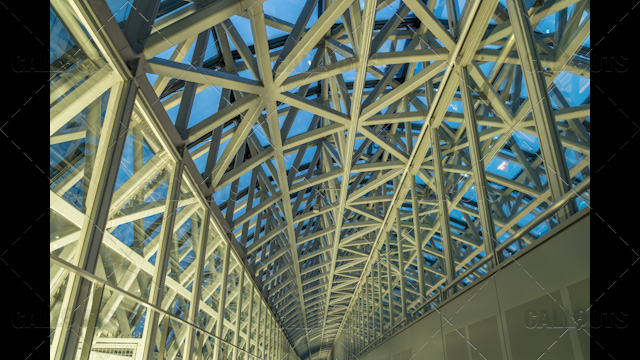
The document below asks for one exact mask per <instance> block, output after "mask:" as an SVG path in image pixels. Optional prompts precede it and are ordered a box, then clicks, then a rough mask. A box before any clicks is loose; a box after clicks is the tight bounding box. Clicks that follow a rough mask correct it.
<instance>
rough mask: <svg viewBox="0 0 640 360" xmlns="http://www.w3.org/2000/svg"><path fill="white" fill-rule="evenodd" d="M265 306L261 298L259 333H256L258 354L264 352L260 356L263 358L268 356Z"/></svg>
mask: <svg viewBox="0 0 640 360" xmlns="http://www.w3.org/2000/svg"><path fill="white" fill-rule="evenodd" d="M263 308H264V303H262V300H260V307H259V311H258V333H257V334H256V341H257V343H256V349H257V350H258V354H262V355H260V356H259V357H261V358H262V359H266V357H265V356H264V328H265V326H264V323H265V322H264V321H262V316H263V315H264V314H263V313H262V309H263ZM260 342H262V345H260Z"/></svg>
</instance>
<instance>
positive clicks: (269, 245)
mask: <svg viewBox="0 0 640 360" xmlns="http://www.w3.org/2000/svg"><path fill="white" fill-rule="evenodd" d="M589 4H590V3H589V1H585V0H556V1H535V3H534V2H533V1H523V0H515V1H511V0H509V1H498V0H477V1H453V0H442V1H433V0H431V1H426V3H425V2H423V1H420V0H403V1H399V0H398V1H391V0H388V1H387V0H379V1H375V0H363V1H333V2H331V1H318V0H307V1H306V2H301V3H299V4H297V5H292V4H291V3H289V2H286V1H278V0H268V1H266V2H263V1H253V0H242V1H232V0H216V1H194V2H186V1H171V0H168V1H164V2H161V3H160V2H156V4H155V6H149V8H150V9H147V12H146V13H145V14H146V15H148V16H147V17H149V18H151V19H155V20H154V21H153V22H151V23H147V24H144V23H143V22H141V21H140V20H139V19H137V18H136V17H135V16H132V14H136V12H139V13H141V14H142V13H143V11H144V10H145V9H142V8H140V7H135V6H134V7H129V8H127V9H128V10H127V11H128V13H127V14H126V16H124V18H123V19H120V20H119V21H121V23H120V26H121V28H122V29H123V32H124V34H125V36H126V37H127V40H128V42H129V45H130V46H131V49H132V50H133V52H134V53H137V55H136V57H137V58H139V59H140V60H142V62H143V68H144V69H146V71H148V74H147V78H148V79H149V81H150V82H151V84H153V89H154V90H155V93H156V95H157V96H158V100H159V101H160V102H161V103H162V105H163V107H164V109H165V110H166V111H167V114H168V115H169V117H170V118H171V120H172V122H173V124H174V126H175V128H176V130H177V132H178V134H180V136H181V139H182V144H181V145H182V146H186V149H187V151H188V155H187V154H185V156H190V157H191V158H192V159H193V162H194V164H195V167H196V168H197V169H198V172H199V174H195V175H194V176H197V177H200V179H201V180H202V182H203V183H204V184H205V189H207V193H206V194H205V195H206V196H212V197H213V199H214V201H215V203H216V205H217V207H218V208H219V210H220V214H221V215H220V216H218V220H219V221H220V222H221V225H222V227H223V228H226V229H228V232H229V233H230V234H231V235H232V236H234V237H235V238H236V239H237V241H238V243H239V244H240V245H241V247H242V248H243V250H244V252H245V255H246V262H247V266H248V267H249V269H250V270H251V271H252V272H253V273H254V274H255V276H256V278H257V280H258V282H260V284H261V285H262V286H263V290H264V293H265V294H266V296H267V298H268V301H269V302H270V303H271V304H272V307H273V309H274V311H275V313H276V314H277V316H278V318H279V320H280V322H281V324H283V327H284V329H285V331H286V332H287V333H288V337H289V339H291V340H292V341H294V345H295V350H296V351H297V353H298V354H299V355H300V356H301V357H302V358H305V357H326V356H327V355H328V353H329V351H330V349H331V347H332V346H333V344H334V340H335V339H336V337H337V336H338V333H339V332H340V329H341V328H342V326H344V324H343V319H344V318H345V316H346V314H347V313H348V312H349V311H351V308H352V307H353V303H354V299H357V298H358V297H359V296H360V293H361V291H362V287H363V284H364V283H363V281H362V280H363V279H364V278H365V274H367V273H369V271H370V270H371V268H372V266H373V265H374V264H378V263H382V265H384V268H383V269H384V270H380V271H379V272H378V276H379V278H380V279H381V281H383V283H384V284H385V286H384V287H383V286H382V283H381V284H378V285H377V286H378V290H377V291H378V292H379V293H380V294H379V295H380V303H379V304H382V303H385V304H387V306H389V303H391V305H390V309H391V310H387V312H386V313H385V314H384V316H383V317H381V318H382V319H384V320H385V321H384V322H383V323H381V324H378V325H377V326H379V327H380V328H381V329H383V330H384V329H387V328H390V327H392V326H393V324H395V323H398V322H399V321H402V320H404V319H405V318H406V317H407V316H408V314H410V313H412V312H413V311H414V310H415V309H417V308H419V307H420V305H421V304H423V303H424V302H425V300H426V299H428V298H429V297H430V296H432V295H433V294H434V293H435V291H437V290H438V289H439V288H441V287H442V286H443V285H446V284H447V283H448V279H453V278H457V277H460V276H461V274H463V273H464V272H465V270H466V269H468V268H470V267H472V266H473V264H475V263H476V262H477V261H479V260H480V259H482V258H483V257H485V256H486V254H491V253H493V252H494V249H495V248H496V247H497V246H498V245H499V244H500V243H502V242H503V241H504V240H505V239H506V238H508V237H509V236H510V234H512V233H513V232H515V231H517V230H518V229H519V228H520V227H521V226H523V225H524V224H526V222H527V221H528V220H530V218H531V217H533V216H535V215H536V214H539V213H540V212H542V211H543V210H544V209H545V208H547V207H548V206H549V204H552V203H553V202H554V201H557V199H559V198H560V197H562V196H563V195H564V194H565V193H566V192H568V191H570V190H571V189H572V188H574V187H575V186H577V185H578V184H579V183H581V182H582V181H585V180H586V179H588V178H589V172H590V169H589V165H590V158H589V154H590V150H589V149H590V120H589V115H590V104H589V103H590V97H589V95H588V94H589V90H588V89H589V88H588V84H589V65H590V63H589V52H590V47H589V46H590V44H589V40H588V39H589V29H590V5H589ZM134 5H135V4H134ZM287 6H292V7H293V8H291V9H288V8H287ZM111 9H112V11H114V13H117V6H111ZM120 9H122V8H120ZM280 14H282V15H281V16H280ZM116 15H117V14H116ZM149 15H151V16H149ZM127 16H128V17H127ZM282 17H287V19H284V18H282ZM132 19H134V20H132ZM131 29H137V30H138V31H135V30H131ZM147 33H148V35H147ZM132 34H133V35H132ZM585 89H586V91H585ZM581 206H584V203H583V202H582V203H579V202H577V203H572V204H571V205H570V206H568V207H566V208H564V209H563V210H562V211H561V213H560V214H559V216H558V219H557V220H558V221H561V220H562V219H563V218H566V217H568V216H570V215H571V214H572V213H573V212H575V211H577V209H578V208H580V207H581ZM443 219H446V220H445V221H443ZM554 221H556V220H554ZM550 226H553V224H552V222H549V223H547V224H545V225H542V226H540V227H538V228H536V229H535V230H534V231H532V232H530V233H529V235H528V238H524V239H523V240H522V241H519V242H518V243H517V244H515V245H514V246H513V247H509V248H508V249H506V250H505V252H504V253H502V254H499V256H509V254H510V253H513V252H515V251H517V249H518V248H519V247H522V246H526V244H527V243H528V242H530V241H533V240H534V239H535V238H536V237H538V236H540V235H541V234H543V233H544V232H545V231H547V230H548V228H549V227H550ZM496 256H497V255H496ZM487 266H491V265H490V264H489V265H487ZM379 268H382V266H381V267H379ZM485 271H486V268H480V269H478V270H476V272H474V273H473V274H465V276H469V275H471V276H481V275H482V274H483V272H485ZM394 274H395V275H394ZM468 281H470V280H465V282H462V283H460V285H459V286H460V287H462V286H464V285H465V284H466V283H468ZM387 284H388V285H387ZM394 302H395V305H394ZM379 311H382V309H381V308H380V309H379Z"/></svg>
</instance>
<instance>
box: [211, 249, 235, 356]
mask: <svg viewBox="0 0 640 360" xmlns="http://www.w3.org/2000/svg"><path fill="white" fill-rule="evenodd" d="M230 262H231V244H227V246H225V250H224V264H223V266H222V285H220V286H221V289H222V290H221V291H220V302H219V303H218V326H217V327H216V334H215V335H216V339H215V346H214V349H213V359H214V360H218V359H220V352H221V351H222V348H221V346H222V342H221V341H220V339H221V338H222V329H223V328H224V308H225V305H226V302H227V279H228V278H229V263H230Z"/></svg>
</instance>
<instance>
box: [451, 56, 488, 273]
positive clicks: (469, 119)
mask: <svg viewBox="0 0 640 360" xmlns="http://www.w3.org/2000/svg"><path fill="white" fill-rule="evenodd" d="M458 75H459V77H460V94H461V96H462V108H463V109H464V111H463V113H464V125H465V129H466V130H467V141H469V155H470V158H471V165H472V166H471V168H472V171H473V178H474V180H475V183H476V198H477V203H478V213H479V215H480V224H481V226H482V242H483V244H484V252H485V254H487V256H489V255H493V259H491V261H490V262H489V263H487V265H488V266H489V268H492V267H494V266H496V265H497V261H498V259H497V258H496V254H495V243H496V241H497V240H496V231H495V226H494V225H493V217H492V216H491V207H490V205H489V194H488V192H487V191H488V189H487V178H486V176H485V173H484V161H483V160H482V149H481V148H480V140H479V139H480V138H479V136H478V123H477V122H476V114H475V109H474V106H473V98H472V97H471V81H470V79H469V72H468V71H467V68H466V67H458Z"/></svg>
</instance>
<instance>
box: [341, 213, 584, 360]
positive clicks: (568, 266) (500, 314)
mask: <svg viewBox="0 0 640 360" xmlns="http://www.w3.org/2000/svg"><path fill="white" fill-rule="evenodd" d="M589 220H590V213H589V211H588V210H584V211H583V212H581V213H580V214H577V215H576V216H575V217H574V218H572V219H571V223H570V224H568V225H564V226H559V227H557V228H556V229H553V230H552V231H551V232H550V233H549V234H547V236H546V237H545V239H547V240H544V239H541V240H539V241H538V242H536V243H535V244H532V245H530V246H529V248H527V249H525V250H523V251H522V252H521V253H519V254H518V256H516V257H515V261H513V262H510V263H509V264H508V265H506V266H504V267H503V268H502V269H499V270H497V271H496V272H494V273H492V274H491V275H489V276H488V277H487V278H485V279H484V280H482V281H480V282H477V283H475V284H473V285H472V286H471V287H470V288H469V289H468V290H466V291H464V292H461V293H460V294H457V296H454V297H453V298H451V299H449V300H448V301H447V302H446V303H444V304H443V305H442V306H441V307H440V308H439V309H437V311H432V312H430V313H428V314H426V315H425V316H424V317H423V318H422V319H419V320H417V321H415V322H414V323H412V324H411V325H410V326H408V327H407V328H405V329H403V330H402V331H401V332H399V333H398V334H396V335H395V336H393V337H392V338H390V339H388V340H387V341H386V342H384V343H382V344H381V345H380V346H378V347H376V348H374V349H373V350H372V351H370V352H369V353H367V354H365V355H364V356H361V357H359V359H361V360H374V359H375V360H408V359H412V360H418V359H455V360H463V359H474V360H475V359H480V360H484V359H488V360H493V359H496V360H502V359H517V360H528V359H531V360H537V359H541V360H543V359H589V358H590V354H589V335H588V333H587V331H589V328H588V326H587V327H586V328H585V330H586V331H584V330H581V326H582V325H584V324H586V323H587V322H588V319H589V313H588V312H586V310H587V308H588V307H589V305H590V302H589V279H590V270H589V254H590V249H589V239H590V234H589V232H590V230H589ZM340 340H341V339H338V340H337V341H336V344H335V346H334V348H333V357H332V358H333V359H339V360H342V359H349V358H351V359H353V357H349V356H348V355H349V354H347V353H346V349H345V348H344V346H340Z"/></svg>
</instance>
